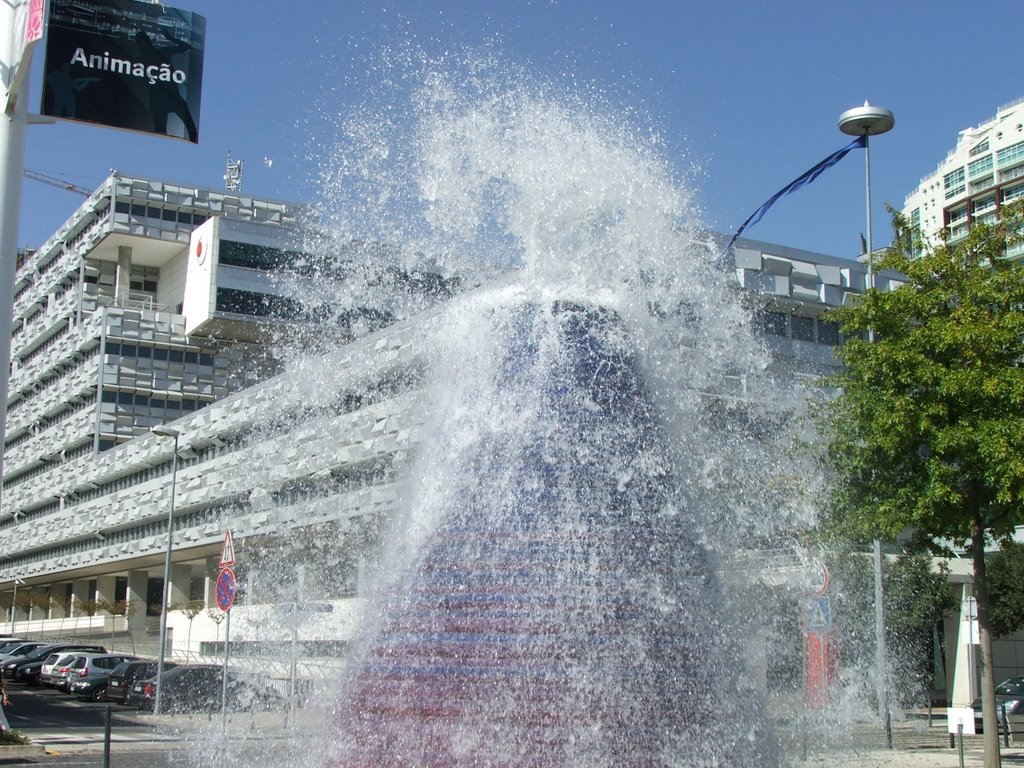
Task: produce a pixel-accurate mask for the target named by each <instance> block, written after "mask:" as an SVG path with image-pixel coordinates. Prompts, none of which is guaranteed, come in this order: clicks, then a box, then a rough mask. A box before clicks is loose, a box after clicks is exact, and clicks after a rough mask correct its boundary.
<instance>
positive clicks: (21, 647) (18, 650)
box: [0, 641, 46, 665]
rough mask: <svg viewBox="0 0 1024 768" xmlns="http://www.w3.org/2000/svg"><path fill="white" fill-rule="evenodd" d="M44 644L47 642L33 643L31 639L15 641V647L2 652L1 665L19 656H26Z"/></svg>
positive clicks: (0, 655) (0, 656)
mask: <svg viewBox="0 0 1024 768" xmlns="http://www.w3.org/2000/svg"><path fill="white" fill-rule="evenodd" d="M44 645H46V643H41V642H35V643H33V642H29V641H25V642H21V643H15V644H14V647H12V648H8V649H7V650H5V651H4V652H3V653H2V654H0V665H2V664H5V663H7V662H8V661H10V660H11V659H13V658H15V657H18V656H21V657H25V656H27V655H28V654H30V653H32V651H34V650H36V649H37V648H42V647H43V646H44Z"/></svg>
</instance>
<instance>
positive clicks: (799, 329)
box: [790, 315, 814, 341]
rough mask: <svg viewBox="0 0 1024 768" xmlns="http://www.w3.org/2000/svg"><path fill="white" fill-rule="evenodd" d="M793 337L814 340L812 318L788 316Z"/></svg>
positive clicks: (801, 339)
mask: <svg viewBox="0 0 1024 768" xmlns="http://www.w3.org/2000/svg"><path fill="white" fill-rule="evenodd" d="M790 322H791V324H792V328H793V338H794V339H798V340H800V341H814V318H811V317H800V316H799V315H793V317H791V318H790Z"/></svg>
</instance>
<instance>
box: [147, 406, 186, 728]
mask: <svg viewBox="0 0 1024 768" xmlns="http://www.w3.org/2000/svg"><path fill="white" fill-rule="evenodd" d="M152 432H153V434H154V435H156V436H158V437H173V438H174V456H173V457H172V458H171V503H170V509H169V510H168V512H167V552H166V554H165V556H164V596H163V600H162V601H161V603H160V654H159V656H157V665H156V692H155V694H154V696H153V714H154V715H159V714H160V700H161V694H162V693H163V684H162V681H163V675H164V654H165V653H166V652H167V603H168V602H169V601H170V599H171V552H172V550H173V548H174V496H175V489H176V486H177V484H178V439H179V438H180V437H181V432H179V431H178V430H176V429H173V428H172V427H165V426H158V427H153V429H152Z"/></svg>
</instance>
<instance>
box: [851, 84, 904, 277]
mask: <svg viewBox="0 0 1024 768" xmlns="http://www.w3.org/2000/svg"><path fill="white" fill-rule="evenodd" d="M894 125H896V118H894V117H893V116H892V112H890V111H889V110H888V109H885V108H883V107H873V106H871V105H870V104H868V103H867V102H866V101H865V102H864V106H863V107H854V108H853V109H848V110H846V111H845V112H843V114H841V115H840V116H839V130H840V131H842V132H843V133H845V134H847V135H849V136H863V137H864V167H865V184H864V187H865V189H866V191H867V212H868V222H867V224H868V231H867V243H866V247H867V251H868V252H867V259H868V288H872V287H874V286H873V285H872V284H873V282H874V272H873V263H872V262H873V257H872V252H871V247H872V246H871V144H870V137H871V136H877V135H879V134H881V133H888V132H889V131H891V130H892V128H893V126H894Z"/></svg>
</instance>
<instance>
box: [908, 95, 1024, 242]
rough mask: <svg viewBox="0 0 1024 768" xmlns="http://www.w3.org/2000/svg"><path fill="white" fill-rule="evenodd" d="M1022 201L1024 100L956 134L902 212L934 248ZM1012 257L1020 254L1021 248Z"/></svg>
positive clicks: (1012, 103)
mask: <svg viewBox="0 0 1024 768" xmlns="http://www.w3.org/2000/svg"><path fill="white" fill-rule="evenodd" d="M1021 198H1024V98H1022V99H1018V100H1016V101H1013V102H1011V103H1009V104H1006V105H1004V106H1002V107H1000V108H999V109H998V110H997V112H996V115H995V117H993V118H991V119H989V120H987V121H986V122H984V123H981V124H980V125H978V126H977V127H975V128H966V129H964V130H962V131H960V136H959V138H958V139H957V142H956V146H955V147H954V148H953V149H952V150H950V152H949V154H948V155H947V156H946V159H945V160H943V161H942V162H941V163H940V164H939V167H938V168H936V169H935V171H934V172H932V173H931V174H929V175H928V176H925V177H924V178H923V179H921V183H920V184H919V185H918V187H917V189H915V190H914V191H913V192H911V193H910V194H909V195H907V198H906V201H905V202H904V205H903V214H904V215H905V216H906V217H907V219H908V221H909V222H910V223H911V224H914V225H917V226H919V227H920V229H921V232H922V234H924V236H925V237H926V238H927V239H928V240H929V241H930V242H931V243H932V244H933V245H934V244H936V243H938V242H939V241H940V233H941V232H942V231H943V230H945V231H946V232H947V237H948V239H949V242H951V243H952V242H956V241H957V240H959V239H961V238H963V237H964V236H966V234H967V231H968V230H969V229H970V226H971V224H972V223H973V222H976V221H989V222H991V221H996V220H997V219H998V218H999V211H1000V209H1001V208H1002V206H1004V205H1006V204H1008V203H1011V202H1013V201H1014V200H1019V199H1021ZM1007 255H1008V256H1012V257H1018V258H1019V257H1020V256H1022V255H1024V244H1017V245H1016V246H1013V250H1012V252H1011V253H1009V254H1007Z"/></svg>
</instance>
